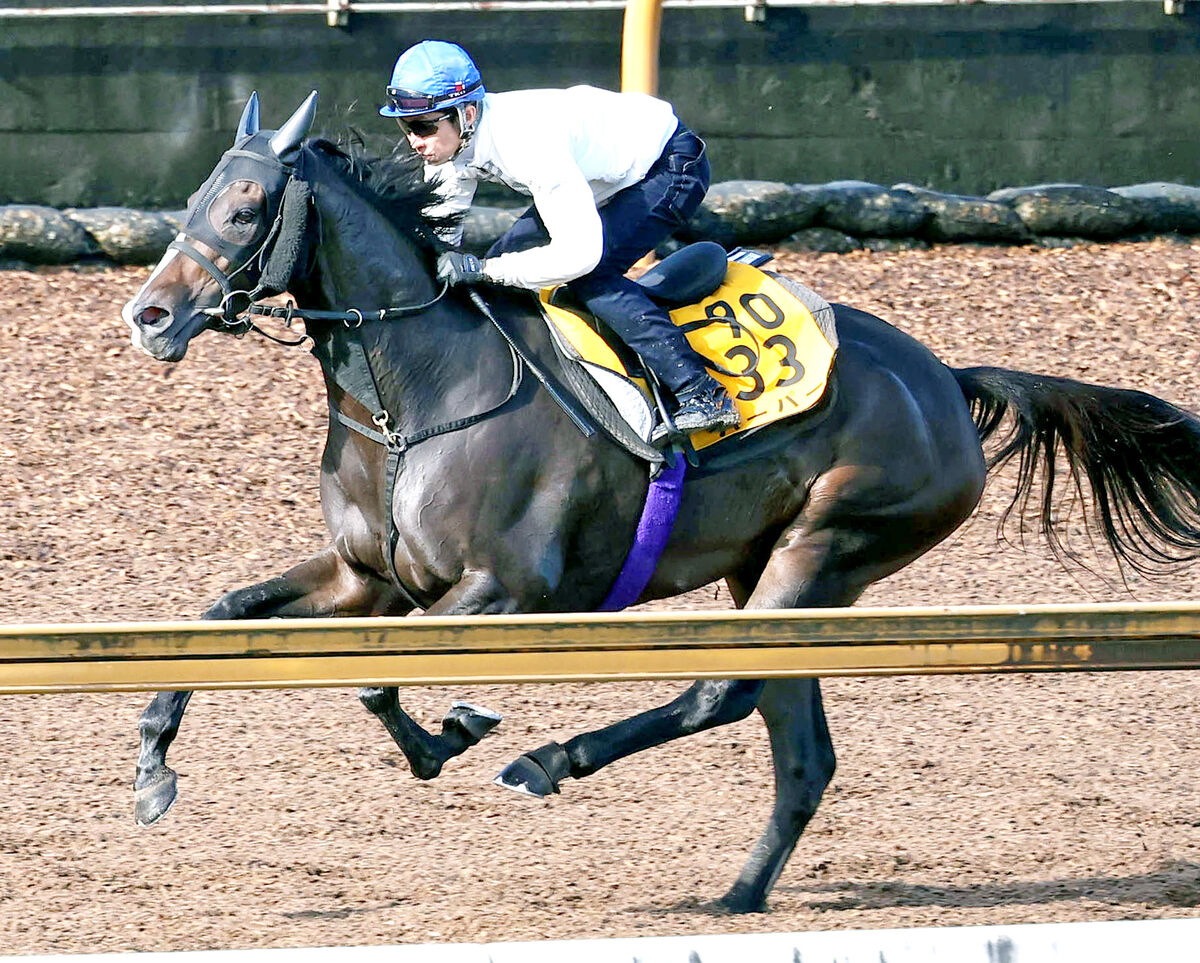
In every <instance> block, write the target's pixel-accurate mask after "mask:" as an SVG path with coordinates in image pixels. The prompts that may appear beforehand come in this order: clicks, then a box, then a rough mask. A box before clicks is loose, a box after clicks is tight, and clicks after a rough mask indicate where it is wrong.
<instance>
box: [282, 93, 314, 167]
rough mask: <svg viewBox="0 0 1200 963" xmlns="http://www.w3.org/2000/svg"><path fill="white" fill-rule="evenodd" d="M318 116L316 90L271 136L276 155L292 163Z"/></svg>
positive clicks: (287, 162)
mask: <svg viewBox="0 0 1200 963" xmlns="http://www.w3.org/2000/svg"><path fill="white" fill-rule="evenodd" d="M316 116H317V92H316V91H315V90H314V91H313V92H312V93H311V94H309V95H308V98H307V99H306V100H305V101H304V103H302V104H301V105H300V106H299V107H297V108H296V112H295V113H294V114H292V116H291V117H289V118H288V119H287V123H285V124H284V125H283V126H282V127H280V128H279V130H277V131H276V132H275V136H274V137H272V138H271V150H273V151H274V152H275V156H276V157H278V158H279V159H280V160H281V161H283V162H284V163H285V164H290V163H292V161H294V160H295V159H296V155H297V154H299V153H300V145H301V144H302V143H304V138H305V137H307V136H308V130H309V128H310V127H312V122H313V118H314V117H316Z"/></svg>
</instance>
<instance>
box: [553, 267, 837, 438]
mask: <svg viewBox="0 0 1200 963" xmlns="http://www.w3.org/2000/svg"><path fill="white" fill-rule="evenodd" d="M555 290H556V289H554V288H547V289H545V290H543V291H542V292H541V296H540V300H541V305H542V310H543V312H544V313H545V315H546V317H547V318H548V319H549V320H550V321H551V322H552V323H553V325H554V326H555V328H556V329H557V331H558V332H559V333H560V334H561V335H562V337H563V338H564V339H565V340H566V341H567V342H569V344H570V345H571V346H572V347H573V348H574V350H575V352H576V353H577V354H578V355H579V357H580V358H581V359H582V360H583V361H586V362H589V363H590V364H593V365H599V366H600V367H603V368H605V369H607V370H608V371H610V372H612V373H613V374H615V375H619V376H621V377H623V378H625V379H627V380H629V381H631V382H633V383H635V384H637V385H638V387H639V388H640V389H641V390H642V392H643V393H645V394H646V395H647V397H648V391H647V389H646V385H645V383H644V382H643V381H642V380H641V379H633V378H630V376H629V372H628V370H627V369H626V367H625V365H624V364H623V363H622V361H621V359H620V358H619V357H618V356H617V354H616V352H615V351H613V349H612V348H610V347H609V346H608V344H607V343H605V341H604V339H603V338H601V337H600V335H599V334H597V333H596V330H595V329H594V328H593V327H592V325H591V323H590V316H587V315H584V314H579V313H576V312H575V311H574V310H571V309H569V308H566V307H562V306H560V305H557V304H554V303H552V301H551V299H552V297H553V295H554V291H555ZM670 314H671V320H672V321H674V322H675V324H677V325H678V326H679V327H680V328H681V329H682V330H683V332H684V334H685V336H686V337H687V339H688V341H689V342H690V343H691V345H692V347H693V348H694V349H695V350H696V351H698V352H699V353H700V354H701V355H703V356H704V357H705V358H707V359H708V361H709V362H710V364H711V366H712V367H713V368H714V369H715V370H714V371H713V374H714V376H715V377H716V379H717V380H718V381H720V382H721V383H722V384H723V385H724V386H725V387H726V388H727V389H728V391H729V395H730V397H731V398H733V401H734V404H735V405H736V407H737V410H738V413H739V414H740V415H741V424H740V425H738V427H737V428H733V429H730V430H729V431H725V432H711V431H705V432H697V433H695V434H693V435H691V436H690V437H691V442H692V445H693V447H695V448H696V449H701V448H707V447H708V446H709V445H713V444H715V443H716V442H718V441H720V440H721V439H722V438H728V437H731V436H732V435H736V434H738V433H739V432H743V431H748V430H749V429H751V428H760V427H762V426H763V425H769V424H770V423H771V422H773V421H778V420H779V419H781V418H786V417H788V416H790V415H795V414H798V413H799V412H802V411H806V410H807V409H809V408H811V407H812V406H813V405H815V404H816V403H817V402H818V401H820V400H821V396H822V395H823V394H824V392H825V388H826V386H827V384H828V380H829V371H830V368H831V367H832V365H833V358H834V354H835V353H836V350H837V333H836V330H835V328H834V324H833V309H832V308H830V306H829V305H828V304H827V303H826V302H825V301H824V300H823V299H822V298H821V297H820V296H819V295H817V294H815V293H814V292H812V291H810V290H808V289H807V288H805V287H804V286H803V285H800V284H796V283H795V282H793V281H790V280H785V279H782V278H776V277H773V276H772V275H770V274H767V273H765V272H763V271H760V270H759V269H758V268H756V267H751V266H750V265H748V264H741V263H738V262H736V261H731V262H730V264H729V269H728V272H727V273H726V275H725V281H724V282H723V283H722V285H721V286H720V287H719V288H717V290H716V291H714V292H713V293H712V294H710V295H709V296H708V297H706V298H705V299H704V300H702V301H699V302H697V303H696V304H690V305H687V306H686V307H682V308H676V309H675V310H674V311H671V312H670ZM725 372H730V373H729V374H726V373H725Z"/></svg>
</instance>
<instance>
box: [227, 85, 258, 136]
mask: <svg viewBox="0 0 1200 963" xmlns="http://www.w3.org/2000/svg"><path fill="white" fill-rule="evenodd" d="M257 133H258V91H257V90H256V91H254V92H253V93H252V94H251V95H250V99H249V100H247V101H246V106H245V107H243V108H242V119H241V120H239V121H238V129H237V133H236V134H234V136H233V142H234V143H235V144H236V143H237V142H238V141H239V140H241V139H242V138H243V137H249V136H250V135H251V134H257Z"/></svg>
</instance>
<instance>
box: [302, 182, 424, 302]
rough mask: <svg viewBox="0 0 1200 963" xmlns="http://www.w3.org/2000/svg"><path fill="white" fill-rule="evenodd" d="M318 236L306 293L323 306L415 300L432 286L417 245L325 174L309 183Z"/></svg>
mask: <svg viewBox="0 0 1200 963" xmlns="http://www.w3.org/2000/svg"><path fill="white" fill-rule="evenodd" d="M312 186H313V203H314V206H315V208H316V212H317V221H318V225H319V227H318V232H319V233H318V240H317V257H316V274H315V276H314V277H313V278H312V279H311V282H310V289H311V296H312V297H314V299H315V300H317V301H320V302H322V303H321V305H320V306H321V307H324V308H343V309H344V308H349V307H354V308H358V309H360V310H366V309H379V308H386V307H395V306H399V305H406V304H420V303H422V302H424V301H428V300H429V299H430V298H432V297H433V295H434V293H435V291H436V287H435V282H434V279H433V278H432V276H431V275H430V273H429V267H428V264H427V262H426V258H425V257H424V255H423V253H422V252H421V250H420V248H419V247H418V246H417V243H416V242H415V241H414V240H413V239H412V238H410V237H407V236H406V235H404V234H403V233H402V232H401V231H399V230H398V229H397V228H396V227H395V226H394V225H393V224H392V223H391V222H390V221H389V220H388V219H387V217H386V216H385V215H384V214H383V213H382V212H381V211H378V210H376V209H375V208H374V207H372V206H371V205H370V204H368V203H367V202H366V201H365V200H363V198H361V197H359V196H358V195H357V194H356V193H354V191H352V190H351V189H350V188H349V187H348V186H347V185H346V184H344V183H342V182H341V180H340V179H339V178H337V177H335V176H332V175H330V174H328V173H326V174H325V176H320V174H319V173H318V176H317V177H316V178H315V179H314V182H313V185H312Z"/></svg>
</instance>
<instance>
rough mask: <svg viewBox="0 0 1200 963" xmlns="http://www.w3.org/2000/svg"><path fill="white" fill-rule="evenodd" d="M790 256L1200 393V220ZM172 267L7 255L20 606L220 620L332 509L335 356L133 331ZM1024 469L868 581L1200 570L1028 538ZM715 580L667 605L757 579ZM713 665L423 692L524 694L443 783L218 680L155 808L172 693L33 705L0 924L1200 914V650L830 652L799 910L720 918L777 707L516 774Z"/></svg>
mask: <svg viewBox="0 0 1200 963" xmlns="http://www.w3.org/2000/svg"><path fill="white" fill-rule="evenodd" d="M777 266H779V267H780V268H781V269H783V270H785V271H786V272H788V273H789V274H791V275H793V276H794V277H796V278H798V279H800V280H802V281H804V282H805V283H807V284H809V285H810V286H811V287H813V288H815V289H816V290H818V291H820V292H821V293H822V294H824V295H825V296H826V297H827V298H829V299H830V300H840V301H845V302H848V303H851V304H854V305H856V306H858V307H862V308H865V309H867V310H870V311H873V312H875V313H877V314H879V315H881V316H882V317H884V318H886V319H888V320H890V321H891V322H893V323H895V324H897V325H898V326H900V327H902V328H904V329H906V330H908V331H909V332H911V333H913V334H914V335H915V336H917V337H918V338H920V339H922V340H924V341H925V342H926V343H927V344H929V345H931V346H932V347H933V348H934V349H935V350H936V351H937V352H939V354H940V355H941V356H942V357H943V359H945V360H946V361H947V362H949V363H951V364H955V365H962V366H966V365H973V364H1000V365H1007V366H1010V367H1019V368H1024V369H1029V370H1037V371H1043V372H1046V373H1051V374H1056V375H1065V376H1070V377H1075V378H1080V379H1083V380H1087V381H1093V382H1099V383H1103V384H1113V385H1122V386H1127V387H1136V388H1141V389H1145V390H1148V391H1151V392H1153V393H1155V394H1157V395H1159V396H1161V397H1164V398H1166V399H1168V400H1170V401H1173V402H1175V403H1178V404H1180V405H1183V406H1185V407H1189V408H1192V409H1200V384H1198V375H1197V361H1198V358H1200V333H1198V332H1197V330H1196V325H1197V322H1198V317H1200V310H1198V308H1200V281H1198V280H1197V278H1200V242H1193V243H1191V244H1176V243H1170V242H1167V241H1154V242H1143V243H1125V244H1115V245H1104V246H1100V245H1095V246H1084V247H1078V248H1073V249H1069V250H1043V249H1037V248H969V247H939V248H935V249H933V250H930V251H916V252H910V253H896V254H865V253H858V254H853V255H845V256H829V255H824V256H817V255H812V256H798V255H787V256H783V257H781V258H780V259H779V260H778V261H777ZM146 275H147V272H146V270H144V269H119V270H117V269H98V268H83V269H58V268H56V269H41V270H37V271H25V270H9V271H3V272H0V306H2V308H3V310H2V311H0V392H2V404H0V507H2V509H3V510H2V512H0V622H3V623H10V624H11V623H23V622H24V623H28V622H39V621H44V622H68V621H109V620H124V619H172V618H191V617H194V616H196V615H198V614H199V613H200V612H201V611H202V610H203V609H204V608H206V607H207V605H208V604H209V603H210V602H211V601H212V600H214V599H215V598H216V597H217V596H218V595H219V594H220V593H221V592H223V591H225V590H227V589H230V588H234V587H237V586H240V585H244V584H248V583H250V582H253V581H257V580H260V579H262V578H265V577H267V576H269V575H272V574H275V573H277V572H279V571H281V570H283V569H284V568H286V567H288V566H290V565H291V564H293V563H295V562H296V561H298V560H300V559H303V558H304V557H306V556H308V555H309V554H311V553H313V552H315V551H316V550H317V549H318V548H319V547H320V546H321V545H322V544H323V540H324V530H323V526H322V522H321V516H320V512H319V509H318V505H317V493H316V466H317V459H318V454H319V451H320V446H321V443H322V435H323V427H324V422H325V408H324V400H323V394H322V391H321V388H320V383H319V379H318V377H317V369H316V365H315V363H314V362H313V361H312V359H311V358H310V357H309V356H308V355H307V354H306V353H305V352H302V351H295V350H288V349H285V348H281V347H277V346H275V345H272V344H269V343H267V342H264V341H261V340H257V339H247V340H245V341H243V342H238V341H235V340H233V339H231V338H228V337H218V336H216V335H206V336H203V337H202V338H200V339H198V341H197V342H196V343H195V344H194V346H193V348H192V351H191V353H190V354H189V356H188V358H187V359H186V361H185V362H184V363H182V364H181V365H178V366H175V367H170V366H164V365H160V364H157V363H155V362H153V361H151V360H150V359H148V358H146V357H145V356H143V355H142V354H140V353H139V352H137V351H135V350H134V349H132V348H131V347H130V344H129V337H128V333H127V331H126V329H125V326H124V324H123V323H122V322H121V320H120V318H119V316H118V312H119V309H120V305H121V304H122V303H123V302H124V301H125V300H126V299H127V298H128V297H129V296H130V295H131V294H132V292H134V291H135V290H136V289H137V287H138V286H139V285H140V284H141V283H142V281H143V280H144V279H145V277H146ZM1009 482H1010V479H1006V478H1005V477H1003V476H1000V477H996V478H994V479H993V480H992V483H991V485H990V486H989V490H988V492H987V494H986V495H985V500H984V502H983V504H982V505H981V507H980V509H979V512H978V513H977V516H976V517H975V518H974V519H973V520H972V521H971V522H970V523H968V525H967V526H965V527H964V528H963V529H962V530H961V531H960V532H958V533H956V534H955V536H953V537H952V538H951V539H950V540H948V542H947V543H945V544H943V545H942V546H939V547H938V548H937V549H935V550H934V551H932V552H930V553H929V554H928V555H927V556H926V557H924V558H922V559H920V560H919V561H918V562H917V563H915V564H913V565H912V566H910V567H909V568H908V569H906V570H905V571H903V572H901V573H900V574H898V575H896V576H894V577H892V578H890V579H888V580H886V581H885V582H883V583H881V584H880V585H878V586H876V587H874V588H873V589H872V590H871V591H870V593H869V594H868V596H867V597H866V598H865V599H864V600H863V604H865V605H926V604H968V603H980V604H999V603H1035V602H1091V601H1094V602H1100V601H1126V600H1139V601H1156V600H1190V599H1193V598H1195V597H1196V594H1197V571H1198V569H1197V568H1195V567H1193V568H1190V569H1186V570H1184V571H1182V572H1178V573H1175V574H1172V575H1170V576H1168V577H1164V578H1162V579H1160V580H1157V581H1148V580H1145V579H1140V578H1130V579H1129V580H1128V584H1127V586H1125V585H1123V584H1122V582H1121V580H1120V578H1119V577H1118V576H1117V574H1116V573H1115V570H1114V569H1113V568H1112V566H1111V565H1106V564H1104V563H1102V562H1101V563H1088V564H1089V565H1090V568H1087V567H1084V566H1083V565H1082V564H1075V565H1072V566H1070V567H1064V566H1063V565H1061V564H1060V563H1058V562H1056V561H1054V560H1053V559H1052V558H1050V557H1049V556H1048V554H1047V553H1046V551H1045V550H1044V548H1043V547H1042V545H1041V543H1040V542H1038V540H1037V539H1036V538H1031V539H1030V540H1029V541H1028V543H1027V545H1026V547H1025V549H1024V550H1022V548H1021V547H1020V546H1019V545H998V544H997V542H996V537H995V536H996V523H997V519H998V517H999V513H1000V511H1001V510H1002V508H1003V506H1004V504H1005V501H1006V496H1007V495H1008V493H1009V492H1010V491H1011V487H1010V484H1009ZM1077 545H1078V547H1081V548H1083V547H1086V545H1085V543H1083V544H1080V543H1078V542H1077ZM729 604H730V602H729V596H728V593H727V591H726V590H725V589H724V588H723V587H718V586H710V587H708V588H706V589H702V590H699V591H696V592H693V593H691V594H689V595H688V596H686V597H683V598H681V599H678V600H673V601H672V602H671V603H670V607H672V608H708V609H712V608H718V609H719V608H725V607H728V606H729ZM681 687H682V683H666V684H663V683H653V684H652V683H639V684H626V685H616V684H593V685H559V686H548V685H547V686H530V687H524V688H520V687H510V686H490V687H480V688H474V689H470V690H464V689H450V688H445V689H413V690H411V691H406V692H404V693H403V696H404V703H405V705H406V707H408V708H409V709H410V711H412V713H413V714H414V715H415V716H416V717H417V718H418V720H419V721H422V722H423V723H425V724H426V725H435V724H436V722H437V720H439V719H440V718H441V715H442V713H443V712H444V711H445V709H446V707H447V706H448V704H449V703H450V701H452V700H453V699H455V698H468V699H470V700H472V701H475V702H479V703H482V704H484V705H488V706H491V707H493V708H495V709H497V710H500V711H502V712H503V713H504V716H505V721H504V722H503V724H502V725H501V726H500V728H499V729H498V730H497V732H496V733H495V734H494V735H493V736H492V737H491V738H489V739H487V740H485V741H484V742H483V743H482V744H481V745H480V746H478V747H476V748H475V749H474V750H472V751H471V752H470V753H469V754H467V755H466V756H464V757H462V758H461V759H458V760H455V761H454V762H452V763H451V764H450V765H449V766H448V767H447V770H446V771H445V772H444V773H443V775H442V776H441V777H440V778H438V779H437V780H435V781H433V782H430V783H421V782H418V781H417V780H414V779H413V778H411V777H410V776H409V774H408V773H407V771H406V767H405V764H404V762H403V759H402V758H401V757H400V755H399V753H398V751H397V750H396V748H395V747H394V745H393V744H392V743H391V742H390V740H389V738H388V736H387V734H386V733H385V732H384V730H383V729H382V728H381V727H380V726H379V725H378V724H377V723H376V722H375V720H374V719H372V718H371V716H370V715H369V714H368V713H367V712H366V711H365V710H364V709H363V708H362V707H361V706H360V705H359V703H358V701H357V699H356V698H355V696H354V693H353V692H350V691H343V690H310V691H293V692H237V693H201V694H200V695H198V696H197V697H196V698H195V699H194V700H193V702H192V705H191V707H190V709H189V711H188V714H187V716H186V718H185V720H184V723H183V727H182V731H181V734H180V737H179V739H178V741H177V742H176V744H175V747H174V749H173V751H172V755H171V761H172V764H173V765H174V766H175V768H177V769H178V770H179V771H180V799H179V803H178V804H177V806H176V807H175V808H174V809H173V810H172V811H171V812H170V813H169V814H168V816H167V817H166V818H165V819H164V820H162V822H161V823H159V824H158V825H156V826H154V827H152V828H149V829H139V828H138V827H137V826H135V825H134V822H133V817H132V796H131V787H130V784H131V780H132V775H133V763H134V758H135V750H136V745H137V718H138V715H139V713H140V711H141V709H142V708H143V706H144V704H145V702H146V700H147V696H145V695H144V694H135V695H105V696H12V697H7V698H4V699H2V700H0V754H2V755H3V757H4V758H5V759H7V760H8V761H7V762H6V763H5V764H4V765H3V766H2V767H0V799H2V800H3V810H2V812H3V819H0V953H6V954H25V953H29V954H32V953H51V952H100V951H132V950H143V951H148V950H196V949H218V948H250V947H282V946H305V945H308V946H320V945H335V944H378V943H404V942H426V941H491V940H514V939H543V938H578V937H604V936H638V935H671V934H687V933H724V932H765V931H772V932H783V931H791V930H806V929H847V928H867V927H895V926H923V925H963V924H983V923H1006V922H1007V923H1017V922H1050V921H1070V920H1100V919H1134V918H1148V917H1170V916H1189V915H1196V913H1197V909H1196V906H1197V902H1198V901H1200V780H1197V777H1196V773H1197V771H1200V677H1198V676H1196V675H1195V674H1191V673H1187V672H1159V673H1108V674H1052V675H1039V676H1030V675H1022V676H1012V677H989V676H982V677H940V678H898V679H875V680H855V679H842V680H830V681H827V682H826V683H825V684H824V691H825V699H826V708H827V711H828V714H829V719H830V726H831V729H832V732H833V736H834V741H835V744H836V746H837V748H838V752H839V769H838V772H837V775H836V776H835V778H834V781H833V783H832V785H831V786H830V788H829V790H828V791H827V793H826V796H825V800H824V803H823V805H822V807H821V809H820V810H819V812H818V813H817V816H816V818H815V819H814V820H813V823H812V825H811V826H810V828H809V830H808V832H807V833H806V834H805V836H804V837H803V839H802V840H801V842H800V845H799V846H798V847H797V850H796V852H795V854H794V856H793V857H792V860H791V862H790V864H789V865H788V867H787V869H786V871H785V872H784V874H783V876H782V878H781V879H780V881H779V885H778V887H777V888H776V890H775V893H774V895H773V897H772V899H771V912H769V913H767V914H761V915H755V916H750V917H741V918H737V917H726V916H719V915H715V914H713V913H712V912H711V911H710V910H708V909H707V908H706V907H705V905H704V903H705V901H706V900H709V899H712V898H713V897H716V896H719V895H720V894H721V893H722V892H723V891H724V889H725V887H726V886H727V885H728V884H729V882H730V881H731V880H732V879H733V877H734V876H735V874H736V872H737V870H738V868H739V866H740V865H741V861H742V859H743V858H744V856H745V855H746V853H747V851H748V849H749V847H750V846H751V844H752V843H753V841H754V840H755V839H756V838H757V836H758V833H759V831H760V830H761V828H762V825H763V823H764V821H765V818H766V814H767V811H768V808H769V805H770V800H771V778H770V766H769V760H768V754H767V749H766V739H765V733H764V730H763V727H762V725H761V722H760V721H759V720H758V718H757V717H756V716H755V717H751V718H749V719H747V720H745V721H744V722H742V723H739V724H736V725H733V726H729V727H726V728H723V729H719V730H716V731H714V732H710V733H706V734H703V735H700V736H696V737H692V738H691V739H688V740H685V741H681V742H678V743H675V744H673V745H669V746H666V747H663V748H661V749H658V750H654V751H651V752H647V753H645V754H643V755H642V756H640V757H635V758H633V759H629V760H626V761H623V762H621V763H618V764H616V765H613V766H612V767H610V768H608V769H605V770H603V771H602V772H600V773H597V774H596V775H594V776H592V777H591V778H589V779H586V780H580V781H577V782H569V783H567V784H565V785H564V791H563V794H562V795H561V796H557V797H554V798H552V799H550V800H547V801H539V800H534V799H529V798H525V797H520V796H517V795H515V794H512V793H508V792H505V791H503V790H501V789H498V788H495V787H493V786H492V785H491V784H490V781H491V779H492V777H493V775H494V774H495V773H496V772H497V771H498V770H499V769H500V768H501V767H502V766H503V765H504V764H506V763H507V762H509V761H510V760H512V759H513V758H515V757H516V756H517V755H519V754H520V753H521V752H523V751H525V750H528V749H531V748H533V747H535V746H537V745H540V744H542V743H543V742H545V741H547V740H549V739H559V740H561V739H565V738H567V737H569V736H571V735H573V734H574V733H576V732H579V731H583V730H585V729H590V728H594V727H596V726H599V725H603V724H605V723H606V722H609V721H612V720H615V719H617V718H620V717H623V716H625V715H628V714H630V713H632V712H635V711H638V710H641V709H643V708H647V707H649V706H651V705H654V704H658V703H660V702H662V701H664V700H666V699H667V698H669V697H670V696H671V695H672V694H674V693H675V692H678V691H679V690H680V689H681Z"/></svg>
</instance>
